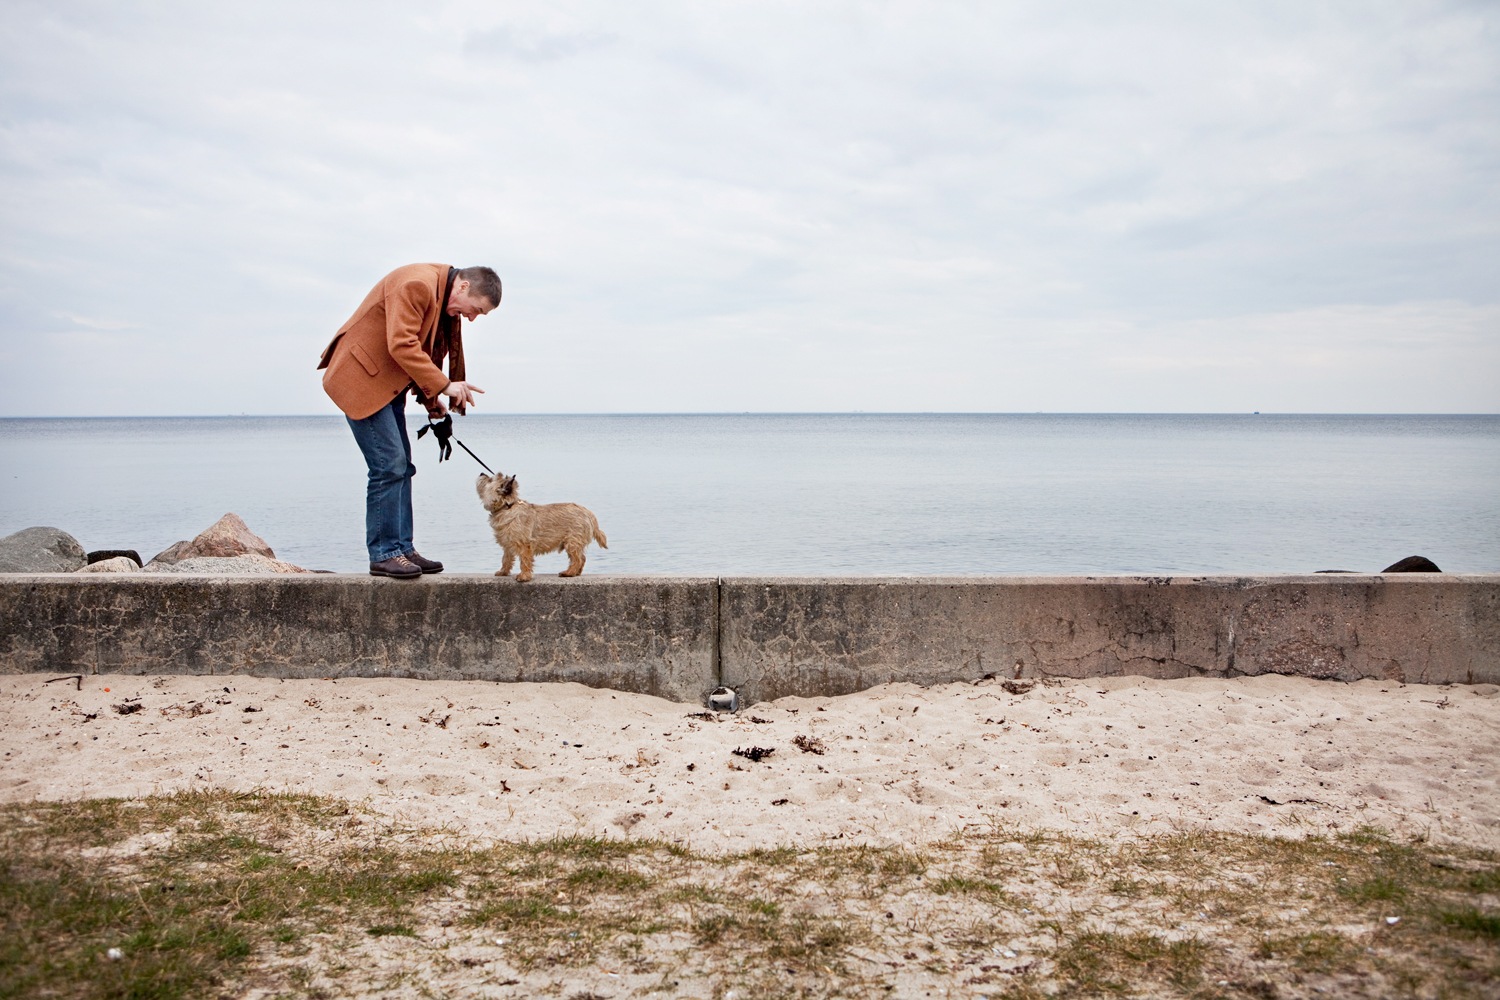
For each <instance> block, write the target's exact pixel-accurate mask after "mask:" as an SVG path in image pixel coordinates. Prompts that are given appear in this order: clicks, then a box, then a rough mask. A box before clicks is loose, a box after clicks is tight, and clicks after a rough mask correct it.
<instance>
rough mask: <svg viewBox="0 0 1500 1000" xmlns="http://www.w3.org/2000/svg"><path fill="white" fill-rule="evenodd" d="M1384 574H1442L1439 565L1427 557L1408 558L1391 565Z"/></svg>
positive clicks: (1383, 571) (1384, 570)
mask: <svg viewBox="0 0 1500 1000" xmlns="http://www.w3.org/2000/svg"><path fill="white" fill-rule="evenodd" d="M1380 572H1382V573H1441V572H1442V570H1440V569H1438V568H1437V563H1435V562H1433V561H1432V560H1431V559H1428V558H1427V557H1426V556H1407V557H1406V558H1405V559H1403V560H1401V561H1400V562H1398V563H1391V565H1389V566H1387V567H1386V568H1385V569H1383V570H1381V571H1380Z"/></svg>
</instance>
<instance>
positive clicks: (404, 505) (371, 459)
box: [345, 392, 417, 563]
mask: <svg viewBox="0 0 1500 1000" xmlns="http://www.w3.org/2000/svg"><path fill="white" fill-rule="evenodd" d="M345 419H347V420H348V421H349V427H350V429H351V430H353V431H354V440H355V442H356V443H358V444H359V450H360V451H362V452H364V456H365V465H367V466H369V468H370V483H369V486H368V487H367V488H366V490H365V547H366V548H368V549H369V550H370V562H372V563H378V562H384V561H385V560H387V559H391V558H394V557H395V556H399V555H404V554H406V553H408V552H411V551H413V550H414V546H413V545H412V540H411V536H412V524H411V521H412V518H411V477H412V476H415V475H416V474H417V467H416V466H415V465H412V464H411V440H410V439H409V438H408V437H407V436H406V393H404V392H403V393H402V394H401V395H399V396H397V397H396V398H395V400H394V401H392V403H391V405H389V406H387V407H384V408H383V409H381V410H379V411H378V412H376V413H374V414H373V415H371V416H368V417H366V418H365V419H363V420H355V419H354V418H352V417H346V418H345Z"/></svg>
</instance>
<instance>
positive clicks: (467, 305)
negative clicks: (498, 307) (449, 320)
mask: <svg viewBox="0 0 1500 1000" xmlns="http://www.w3.org/2000/svg"><path fill="white" fill-rule="evenodd" d="M493 308H495V304H494V303H493V302H491V301H490V300H489V299H487V298H485V297H484V296H483V295H471V294H469V283H468V282H467V281H464V280H463V279H462V278H460V279H459V280H458V281H455V282H454V283H453V291H451V292H449V293H448V315H449V316H462V317H463V318H464V319H466V320H468V321H469V322H470V323H472V322H474V320H475V319H476V318H478V317H480V316H483V315H484V314H485V313H487V312H489V311H490V310H491V309H493Z"/></svg>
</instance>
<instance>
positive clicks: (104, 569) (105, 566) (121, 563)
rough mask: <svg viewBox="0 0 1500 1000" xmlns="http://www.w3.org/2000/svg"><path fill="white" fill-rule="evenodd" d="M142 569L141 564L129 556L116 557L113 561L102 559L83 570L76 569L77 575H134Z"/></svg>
mask: <svg viewBox="0 0 1500 1000" xmlns="http://www.w3.org/2000/svg"><path fill="white" fill-rule="evenodd" d="M140 568H141V564H140V563H138V562H136V561H135V560H134V559H132V558H130V557H129V556H115V557H114V558H112V559H100V560H99V561H98V562H91V563H89V564H88V565H87V566H85V567H83V569H75V570H74V571H73V572H75V573H134V572H136V571H137V570H139V569H140Z"/></svg>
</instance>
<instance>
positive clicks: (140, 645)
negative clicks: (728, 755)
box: [0, 574, 718, 702]
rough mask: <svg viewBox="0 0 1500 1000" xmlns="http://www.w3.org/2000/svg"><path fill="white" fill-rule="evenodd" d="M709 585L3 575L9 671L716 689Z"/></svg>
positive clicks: (0, 631)
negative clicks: (249, 675) (404, 679)
mask: <svg viewBox="0 0 1500 1000" xmlns="http://www.w3.org/2000/svg"><path fill="white" fill-rule="evenodd" d="M717 615H718V588H717V582H716V581H715V580H713V579H696V580H688V579H681V578H657V577H630V578H609V577H602V576H595V577H581V578H579V579H576V580H558V579H556V578H550V579H549V578H541V577H539V578H538V579H537V580H535V581H534V582H532V583H529V584H526V585H524V586H521V585H517V584H516V583H515V581H514V580H513V579H504V580H497V579H496V578H495V577H493V576H458V575H448V574H443V575H440V576H429V577H424V578H422V579H421V580H415V581H398V580H381V579H375V578H373V577H369V576H353V575H350V576H330V575H308V576H300V575H299V576H260V577H225V578H212V577H173V576H155V575H148V574H129V575H121V576H112V577H101V576H93V577H86V576H7V577H3V578H0V671H3V672H6V673H19V672H29V671H48V672H53V673H58V674H68V673H90V674H91V673H132V674H155V673H181V674H233V673H248V674H256V675H259V676H272V677H426V678H447V679H460V680H474V679H481V680H496V681H522V680H525V681H577V682H579V683H582V684H587V685H590V686H593V687H609V688H614V689H617V690H622V691H638V692H641V693H645V694H653V695H658V696H660V697H663V698H670V699H673V700H675V701H694V702H696V701H701V700H702V699H703V698H704V697H705V696H706V694H707V693H708V691H710V690H712V688H713V687H714V682H715V681H714V679H715V673H714V638H715V636H714V628H715V622H716V620H717Z"/></svg>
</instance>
